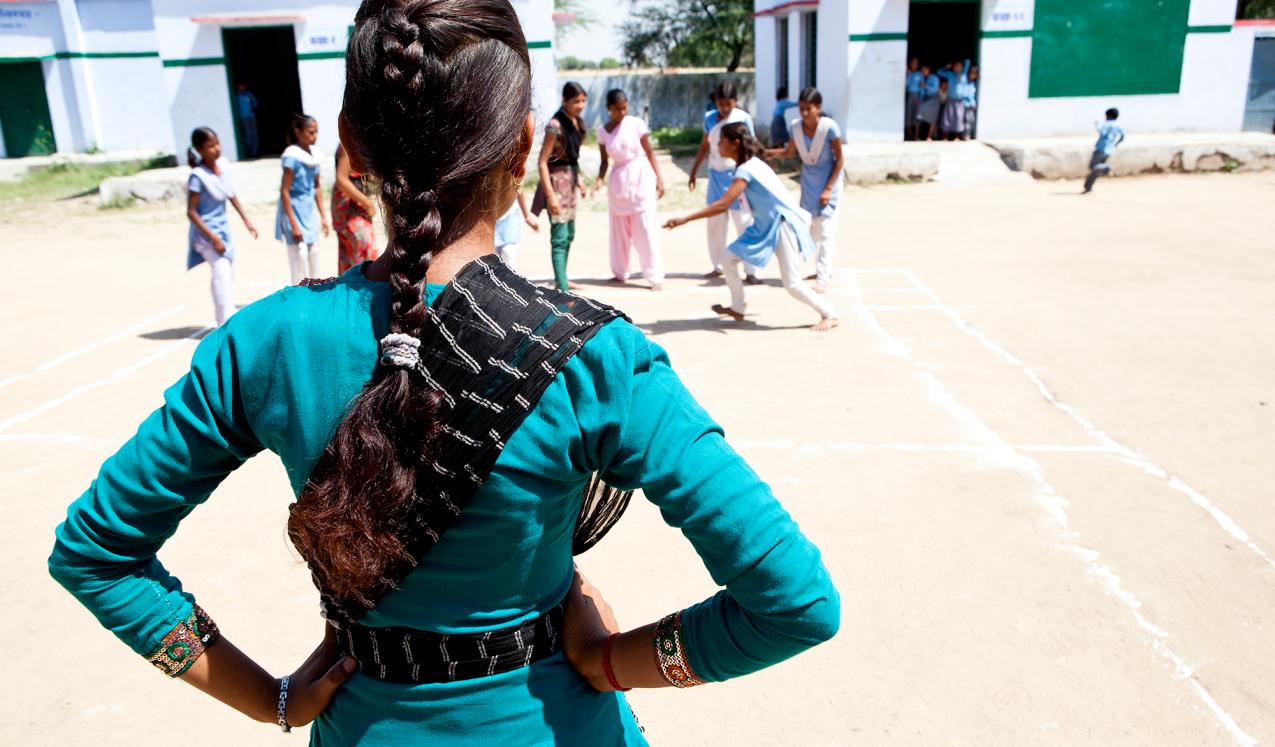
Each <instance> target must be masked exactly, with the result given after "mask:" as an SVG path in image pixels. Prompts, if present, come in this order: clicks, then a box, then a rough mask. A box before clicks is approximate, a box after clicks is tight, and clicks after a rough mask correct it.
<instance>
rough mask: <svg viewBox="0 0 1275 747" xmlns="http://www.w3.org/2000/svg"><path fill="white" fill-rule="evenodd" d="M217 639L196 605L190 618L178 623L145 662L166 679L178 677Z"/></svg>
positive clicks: (214, 625)
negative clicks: (156, 669)
mask: <svg viewBox="0 0 1275 747" xmlns="http://www.w3.org/2000/svg"><path fill="white" fill-rule="evenodd" d="M220 637H221V631H219V630H218V629H217V623H215V622H213V621H212V618H211V617H209V616H208V613H207V612H204V610H203V608H202V607H200V606H199V605H195V609H194V610H192V611H191V613H190V617H187V618H186V619H185V620H183V621H181V622H179V623H177V627H175V628H173V629H172V630H171V631H169V633H168V635H166V636H164V640H163V641H161V642H160V644H159V646H157V647H156V648H155V650H154V651H153V652H152V653H151V655H150V656H148V657H146V660H147V661H149V662H150V663H151V664H154V665H155V666H156V667H157V668H158V669H159V670H160V671H162V672H163V673H164V674H166V675H168V676H169V677H180V676H181V675H182V674H183V673H184V672H185V671H186V670H187V669H190V666H191V665H192V664H194V663H195V660H196V659H198V658H199V657H200V655H201V654H203V653H204V651H205V650H206V649H207V648H208V647H210V646H212V645H213V644H214V643H216V642H217V639H218V638H220Z"/></svg>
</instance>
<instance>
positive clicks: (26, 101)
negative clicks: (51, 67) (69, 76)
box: [0, 61, 57, 158]
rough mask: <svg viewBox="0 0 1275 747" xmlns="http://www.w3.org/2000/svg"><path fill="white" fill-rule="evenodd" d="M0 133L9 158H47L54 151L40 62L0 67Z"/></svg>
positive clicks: (10, 64) (9, 64)
mask: <svg viewBox="0 0 1275 747" xmlns="http://www.w3.org/2000/svg"><path fill="white" fill-rule="evenodd" d="M0 91H3V92H4V93H3V95H0V129H3V130H4V152H5V154H6V155H7V156H8V157H9V158H22V157H24V156H47V155H49V154H50V153H53V152H55V151H57V143H55V142H54V140H53V120H52V119H51V118H50V117H49V98H48V95H47V94H46V93H45V91H44V69H43V67H42V66H41V64H40V62H39V61H29V62H4V63H0Z"/></svg>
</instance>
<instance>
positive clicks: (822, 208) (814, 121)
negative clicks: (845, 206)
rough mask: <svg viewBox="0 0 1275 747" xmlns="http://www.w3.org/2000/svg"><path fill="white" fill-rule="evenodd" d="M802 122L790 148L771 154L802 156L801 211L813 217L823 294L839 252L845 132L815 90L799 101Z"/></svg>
mask: <svg viewBox="0 0 1275 747" xmlns="http://www.w3.org/2000/svg"><path fill="white" fill-rule="evenodd" d="M797 108H798V110H799V111H800V112H801V119H797V120H793V122H792V125H791V127H792V130H791V133H792V137H791V138H790V139H789V140H788V147H787V148H783V149H778V148H777V149H775V150H769V151H767V152H766V154H767V155H768V156H771V157H776V156H779V157H784V158H792V157H793V155H799V156H801V209H802V210H805V211H806V212H807V213H810V215H811V221H810V235H811V236H812V237H813V238H814V240H815V244H816V245H817V246H818V253H817V254H816V255H815V274H814V275H812V276H810V277H808V278H806V279H807V280H814V281H815V290H817V291H819V292H820V293H823V292H825V291H826V290H827V289H828V284H829V283H831V282H832V260H833V257H834V255H835V254H836V250H837V205H838V204H839V203H840V202H841V169H842V167H843V166H844V165H845V155H844V154H843V153H842V152H841V129H840V128H838V127H837V123H836V122H834V121H833V119H832V117H827V116H824V114H823V95H822V94H820V93H819V91H818V89H816V88H814V87H813V86H811V87H809V88H807V89H805V90H804V91H802V92H801V96H799V97H798V99H797Z"/></svg>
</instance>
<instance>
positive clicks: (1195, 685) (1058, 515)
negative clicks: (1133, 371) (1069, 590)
mask: <svg viewBox="0 0 1275 747" xmlns="http://www.w3.org/2000/svg"><path fill="white" fill-rule="evenodd" d="M908 273H909V274H911V275H912V276H913V277H914V278H915V274H913V273H911V271H910V270H909V271H908ZM915 282H916V283H917V285H921V283H920V280H919V278H917V279H916V280H915ZM851 283H852V286H853V289H852V290H853V293H854V294H855V295H856V296H857V297H858V298H859V302H858V303H855V304H853V305H852V306H851V310H852V313H855V314H857V315H858V316H859V317H860V318H861V319H862V321H863V324H864V326H865V327H867V328H868V330H869V331H870V332H871V333H872V334H874V335H875V336H876V337H877V338H878V340H879V341H880V342H881V343H882V345H881V347H882V352H884V353H885V354H887V355H892V356H895V357H898V358H900V359H901V360H903V361H905V362H906V363H908V364H909V365H911V366H912V368H913V370H914V371H915V372H916V374H917V376H918V378H919V379H920V380H921V382H922V384H923V385H925V386H926V388H927V389H929V394H930V395H931V399H932V401H933V402H934V404H936V405H938V406H939V407H941V408H943V409H946V410H947V411H948V414H949V415H950V416H951V417H953V418H954V419H955V420H956V422H957V424H958V425H960V424H964V425H965V426H967V427H968V428H970V429H971V435H974V434H981V435H982V436H984V438H985V439H986V445H987V448H986V451H985V452H984V453H985V455H986V456H987V457H993V458H994V457H999V458H1000V461H1001V463H1002V465H1003V466H1004V467H1005V468H1007V469H1011V470H1013V471H1015V472H1018V473H1020V474H1022V475H1024V476H1026V477H1027V478H1028V479H1029V480H1030V481H1031V482H1032V483H1034V484H1035V485H1036V488H1037V491H1036V493H1035V495H1033V496H1032V500H1033V502H1034V503H1036V504H1037V505H1038V506H1040V507H1041V508H1042V509H1044V511H1045V513H1046V514H1048V515H1049V516H1050V518H1051V519H1053V521H1054V522H1055V524H1057V528H1058V530H1059V531H1060V533H1061V535H1062V547H1063V549H1065V550H1068V551H1070V552H1071V553H1072V554H1074V555H1076V556H1077V557H1078V558H1079V559H1080V561H1081V562H1082V563H1083V564H1084V566H1085V570H1086V572H1087V573H1088V574H1089V575H1091V576H1093V577H1095V578H1096V579H1098V580H1099V581H1100V582H1101V583H1100V586H1101V587H1102V589H1103V590H1104V591H1105V592H1106V593H1107V594H1108V595H1109V596H1113V597H1115V598H1116V599H1118V600H1119V601H1120V602H1121V603H1122V604H1123V605H1124V606H1125V608H1126V609H1127V610H1128V611H1129V613H1130V614H1131V615H1132V617H1133V619H1134V622H1135V623H1136V624H1137V626H1138V627H1139V628H1141V629H1142V630H1144V631H1145V632H1147V633H1149V634H1150V637H1149V640H1150V645H1151V648H1152V650H1154V651H1155V652H1156V653H1157V654H1159V655H1160V656H1161V657H1162V658H1163V659H1165V660H1167V661H1168V662H1169V663H1170V664H1172V665H1173V671H1174V673H1175V674H1177V676H1178V678H1179V679H1182V680H1185V681H1186V682H1187V683H1188V684H1189V685H1190V686H1191V688H1192V689H1193V690H1194V691H1195V694H1196V696H1197V697H1198V698H1199V699H1200V700H1201V701H1202V702H1203V704H1204V705H1205V707H1207V708H1208V710H1209V711H1210V712H1212V714H1213V716H1214V718H1216V719H1217V721H1218V723H1219V724H1220V725H1221V726H1222V727H1223V728H1225V729H1226V731H1227V732H1228V733H1230V735H1231V737H1232V738H1233V739H1234V740H1235V742H1236V744H1238V745H1240V747H1256V745H1257V740H1256V739H1254V738H1253V737H1251V736H1249V734H1248V733H1247V732H1245V731H1244V729H1243V728H1242V727H1241V726H1240V725H1239V723H1238V722H1237V721H1236V720H1235V718H1234V717H1233V716H1231V714H1230V713H1229V712H1227V711H1226V709H1225V708H1223V707H1222V705H1221V704H1220V703H1218V702H1217V700H1216V699H1215V698H1214V697H1213V695H1212V694H1211V693H1210V692H1209V691H1208V689H1207V688H1205V687H1204V685H1203V684H1201V683H1200V682H1199V680H1198V679H1196V677H1195V670H1194V668H1193V667H1191V666H1190V665H1188V664H1187V663H1186V661H1185V660H1183V659H1182V657H1180V656H1178V654H1177V653H1176V652H1175V651H1174V650H1173V649H1172V648H1170V647H1169V645H1168V644H1167V643H1165V640H1164V639H1166V638H1168V637H1169V634H1168V632H1167V631H1165V630H1164V629H1163V628H1161V627H1160V626H1158V625H1156V624H1155V623H1153V622H1151V621H1150V620H1148V619H1147V618H1146V616H1145V615H1143V614H1142V612H1141V607H1142V601H1141V600H1140V599H1138V597H1137V595H1136V594H1134V593H1133V592H1131V591H1129V590H1128V589H1125V588H1124V584H1123V582H1122V580H1121V578H1120V576H1119V575H1118V574H1117V573H1116V572H1115V571H1114V570H1112V569H1111V567H1110V566H1108V565H1106V564H1105V563H1100V562H1098V558H1099V557H1100V553H1099V551H1097V550H1095V549H1093V548H1089V547H1086V546H1084V545H1082V544H1081V543H1080V541H1079V539H1080V535H1079V534H1078V533H1077V532H1076V531H1074V530H1073V529H1072V528H1071V523H1070V518H1069V516H1068V515H1067V505H1068V501H1067V499H1066V498H1065V497H1063V495H1062V494H1061V493H1060V492H1059V491H1058V489H1057V488H1056V487H1054V485H1053V484H1052V483H1050V482H1049V480H1048V479H1047V478H1046V477H1045V474H1044V468H1043V467H1042V466H1041V464H1040V462H1038V461H1036V460H1035V459H1033V458H1032V457H1030V456H1028V455H1026V454H1024V453H1022V452H1020V451H1018V450H1017V449H1015V448H1014V446H1013V444H1011V443H1009V442H1008V441H1007V440H1005V438H1004V437H1003V436H1001V435H1000V434H999V433H998V432H997V431H995V430H994V429H993V428H991V426H989V425H987V423H985V422H984V421H983V420H982V418H980V417H979V416H978V414H977V413H976V412H975V411H974V410H973V409H972V408H970V407H968V406H966V405H965V404H963V403H962V402H961V401H960V400H959V399H957V398H956V396H955V395H953V394H952V392H951V390H949V389H948V388H947V386H946V385H945V384H943V382H942V381H941V380H940V379H939V378H938V377H937V376H936V375H935V374H934V373H933V372H932V371H930V370H928V369H926V368H925V367H923V366H922V365H921V363H920V362H919V361H917V360H916V357H915V355H913V353H912V349H911V348H910V347H909V346H908V345H907V343H905V342H904V341H903V340H901V339H900V338H898V337H896V336H895V335H893V334H891V333H890V332H889V331H888V330H886V329H885V327H884V326H882V325H881V322H880V320H878V319H877V318H876V316H875V315H874V314H873V313H872V312H871V311H870V310H868V309H867V308H866V306H865V305H864V304H863V303H862V295H861V294H860V293H859V290H858V279H857V277H854V276H852V280H851ZM988 342H991V340H990V339H988ZM992 344H995V343H992ZM998 347H999V346H998ZM1001 349H1002V350H1004V349H1003V348H1001ZM1005 353H1006V355H1009V353H1008V351H1005ZM1015 360H1017V358H1015ZM1112 442H1113V443H1114V440H1112Z"/></svg>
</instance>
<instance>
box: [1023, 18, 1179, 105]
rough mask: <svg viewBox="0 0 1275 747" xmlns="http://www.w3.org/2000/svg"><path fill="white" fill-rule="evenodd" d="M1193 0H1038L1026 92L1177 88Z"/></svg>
mask: <svg viewBox="0 0 1275 747" xmlns="http://www.w3.org/2000/svg"><path fill="white" fill-rule="evenodd" d="M1190 4H1191V2H1190V0H1036V18H1035V27H1034V28H1033V29H1032V34H1031V36H1032V61H1031V85H1030V88H1029V93H1028V95H1029V96H1030V97H1031V98H1049V97H1058V96H1118V95H1134V94H1152V93H1177V92H1178V87H1179V85H1180V83H1181V81H1182V47H1183V45H1184V43H1185V42H1186V34H1187V12H1188V10H1189V9H1190Z"/></svg>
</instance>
